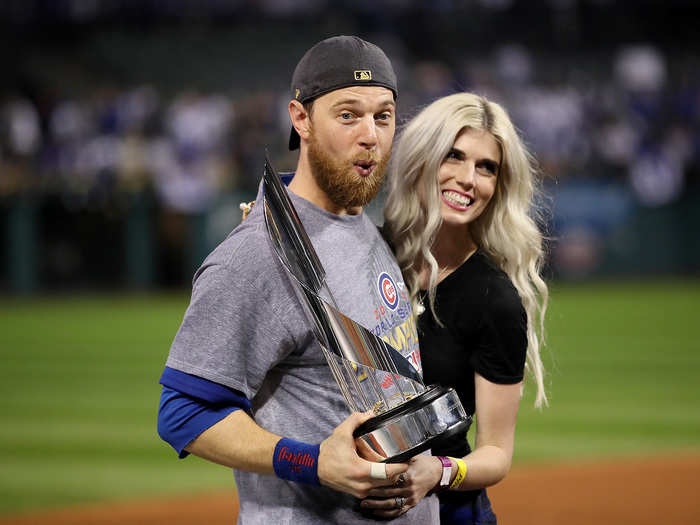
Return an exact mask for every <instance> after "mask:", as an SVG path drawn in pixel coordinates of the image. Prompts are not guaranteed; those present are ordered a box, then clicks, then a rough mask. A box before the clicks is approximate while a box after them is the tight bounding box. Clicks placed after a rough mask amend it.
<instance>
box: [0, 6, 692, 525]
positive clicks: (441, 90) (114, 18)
mask: <svg viewBox="0 0 700 525" xmlns="http://www.w3.org/2000/svg"><path fill="white" fill-rule="evenodd" d="M698 20H700V5H697V3H696V2H691V1H684V0H666V1H664V2H661V1H654V0H640V1H636V2H622V1H614V0H548V1H542V2H528V1H524V0H434V1H432V2H422V1H418V0H358V1H337V2H334V1H330V0H263V1H258V2H254V1H251V0H199V1H195V0H171V1H168V2H159V1H157V0H144V1H141V2H134V1H128V0H116V1H115V0H112V1H109V0H54V1H51V0H23V1H20V0H9V1H4V2H2V3H0V57H1V58H2V64H3V67H2V80H0V224H1V225H2V229H1V230H0V362H1V363H2V364H1V367H0V394H1V395H0V423H1V424H0V465H1V467H0V513H5V514H7V513H13V512H16V511H26V510H30V509H34V508H41V507H54V506H66V505H70V504H73V503H80V502H86V501H98V500H105V499H128V498H132V497H143V496H145V495H148V494H154V493H161V494H162V493H169V492H175V491H192V490H204V489H207V488H209V487H227V486H228V487H230V486H232V480H231V476H230V473H229V472H227V471H226V470H225V469H217V468H216V467H213V466H210V465H206V464H204V463H203V462H198V460H196V459H192V460H188V462H187V464H183V463H180V462H178V461H176V460H175V458H174V456H173V455H172V454H171V453H170V452H169V451H168V449H167V446H165V445H164V444H162V443H160V442H159V441H158V438H157V436H156V434H155V412H156V406H157V397H158V392H159V388H158V385H157V379H158V376H159V374H160V371H161V369H162V365H163V362H164V359H165V356H166V354H167V350H168V346H169V343H170V340H171V338H172V336H173V335H174V333H175V330H176V329H177V326H178V324H179V321H180V319H181V316H182V313H183V311H184V309H185V307H186V305H187V300H188V294H189V283H190V280H191V276H192V273H193V271H194V269H195V268H196V267H197V266H198V264H199V263H200V262H201V260H202V259H203V257H204V256H205V255H206V254H207V253H208V251H209V250H211V249H212V248H213V247H214V246H215V245H216V244H217V243H218V242H219V241H220V240H221V239H222V238H223V237H224V236H225V235H226V234H227V233H228V232H229V231H230V230H231V229H232V228H233V227H235V225H236V224H237V223H238V222H239V220H240V210H239V209H238V205H239V203H240V202H242V201H247V200H250V199H251V198H252V196H253V195H254V194H255V189H256V184H257V182H258V180H259V177H260V174H261V166H262V160H263V155H264V152H265V149H267V150H268V152H269V155H270V157H271V158H272V160H273V163H274V164H275V165H276V167H277V168H278V169H280V170H287V169H292V168H293V167H294V162H295V155H294V154H290V152H288V151H286V149H285V145H286V141H287V138H288V133H289V124H288V117H287V114H286V103H287V101H288V98H289V86H288V83H289V79H290V76H291V72H292V70H293V68H294V65H295V64H296V62H297V60H298V59H299V58H300V56H301V55H302V54H303V52H304V51H305V50H306V48H308V47H309V45H310V44H312V43H314V42H316V41H318V40H320V39H321V38H324V37H326V36H329V35H333V34H357V35H360V36H362V37H364V38H366V39H368V40H370V41H373V42H375V43H377V44H379V45H381V46H382V47H383V48H384V49H385V50H386V51H387V54H388V55H389V56H390V57H391V58H392V61H393V63H394V65H395V68H396V70H397V74H398V76H399V88H400V97H399V118H400V120H406V119H408V118H410V116H412V115H413V114H414V113H415V112H416V110H417V109H418V108H420V107H421V106H422V105H424V104H426V103H428V102H430V101H432V100H433V99H434V98H436V97H438V96H441V95H444V94H448V93H452V92H454V91H458V90H470V91H476V92H479V93H481V94H484V95H486V96H488V97H489V98H491V99H493V100H495V101H497V102H500V103H502V104H503V105H504V106H505V107H506V108H508V109H509V111H510V113H511V116H512V118H513V120H514V121H515V123H516V124H517V126H518V127H519V129H520V130H521V131H522V133H523V136H524V137H525V139H526V142H527V143H528V144H529V145H530V147H531V149H532V151H533V152H534V153H535V154H536V156H537V158H538V160H539V162H540V165H541V168H542V170H543V173H544V174H545V183H544V189H545V195H546V197H545V198H544V199H543V204H544V205H546V206H547V208H548V210H549V212H548V215H547V220H546V226H547V228H548V235H549V236H550V237H551V239H552V240H551V241H550V245H549V250H550V258H549V261H548V270H547V271H548V276H549V278H550V280H551V282H552V283H553V286H552V302H551V308H550V321H549V328H550V340H549V343H550V346H549V347H550V349H551V350H550V351H549V353H548V354H547V355H546V364H547V366H548V368H549V370H550V383H551V392H552V396H551V397H552V406H551V408H549V409H547V410H545V411H544V412H537V411H534V410H532V409H530V408H529V405H531V400H530V399H529V397H528V396H529V393H528V392H526V400H525V402H524V405H523V410H522V413H521V417H520V420H519V430H518V449H517V451H516V463H517V462H521V463H527V462H532V461H560V460H561V461H563V460H570V459H576V458H596V457H600V456H605V457H610V456H619V455H630V454H650V455H651V454H658V453H659V451H665V452H669V451H670V452H683V451H686V452H687V451H689V450H690V451H691V452H692V451H695V453H697V452H698V451H700V388H699V387H698V383H697V380H696V378H695V376H696V375H697V372H698V370H700V354H699V353H698V350H700V344H699V343H698V341H699V340H700V339H699V336H700V328H699V326H698V322H697V321H698V312H699V309H698V306H699V305H700V280H698V275H699V273H700V242H698V241H699V238H698V236H699V234H698V231H699V228H700V34H699V33H698V31H697V23H698ZM371 212H372V213H373V214H374V215H375V216H376V217H377V218H379V216H380V212H381V200H379V201H378V202H377V203H376V204H375V205H374V206H373V207H372V209H371Z"/></svg>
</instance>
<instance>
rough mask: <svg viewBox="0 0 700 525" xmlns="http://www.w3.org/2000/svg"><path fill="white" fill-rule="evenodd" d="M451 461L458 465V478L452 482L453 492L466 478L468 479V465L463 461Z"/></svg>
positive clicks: (454, 459)
mask: <svg viewBox="0 0 700 525" xmlns="http://www.w3.org/2000/svg"><path fill="white" fill-rule="evenodd" d="M450 459H451V460H452V461H453V462H455V463H456V464H457V476H455V479H454V480H452V483H451V484H450V490H452V489H454V488H456V487H459V486H460V485H461V484H462V481H464V478H465V477H467V464H466V463H465V461H464V460H463V459H457V458H453V457H451V458H450Z"/></svg>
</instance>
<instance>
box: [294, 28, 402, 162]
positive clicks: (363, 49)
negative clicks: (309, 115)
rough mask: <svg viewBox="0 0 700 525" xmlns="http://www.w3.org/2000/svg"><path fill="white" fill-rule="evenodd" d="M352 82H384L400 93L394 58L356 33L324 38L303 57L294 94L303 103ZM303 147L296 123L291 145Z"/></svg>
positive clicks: (296, 70)
mask: <svg viewBox="0 0 700 525" xmlns="http://www.w3.org/2000/svg"><path fill="white" fill-rule="evenodd" d="M349 86H381V87H385V88H387V89H390V90H391V92H392V93H393V94H394V100H396V96H397V94H398V90H397V87H396V74H395V73H394V68H392V67H391V62H390V61H389V59H388V58H387V56H386V55H385V54H384V51H382V50H381V49H380V48H379V47H378V46H376V45H374V44H372V43H370V42H366V41H365V40H362V39H361V38H359V37H356V36H334V37H331V38H327V39H326V40H322V41H321V42H319V43H318V44H316V45H315V46H313V47H312V48H311V49H309V50H308V51H307V52H306V54H305V55H304V56H303V57H302V58H301V60H300V61H299V63H298V64H297V67H296V69H294V74H293V75H292V98H294V99H295V100H298V101H299V102H301V103H302V104H303V103H305V102H308V101H310V100H312V99H314V98H316V97H318V96H321V95H324V94H326V93H329V92H331V91H335V90H336V89H342V88H345V87H349ZM298 147H299V134H298V133H297V132H296V130H295V129H294V127H292V133H291V135H290V136H289V149H290V150H294V149H297V148H298Z"/></svg>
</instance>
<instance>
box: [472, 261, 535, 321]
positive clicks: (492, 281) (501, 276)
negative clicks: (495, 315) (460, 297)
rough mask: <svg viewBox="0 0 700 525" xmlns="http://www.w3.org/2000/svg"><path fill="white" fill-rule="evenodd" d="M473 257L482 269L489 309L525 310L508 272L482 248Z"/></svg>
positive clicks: (517, 311) (484, 291)
mask: <svg viewBox="0 0 700 525" xmlns="http://www.w3.org/2000/svg"><path fill="white" fill-rule="evenodd" d="M473 258H474V259H475V260H474V263H475V266H476V267H478V268H479V270H480V271H479V272H478V273H479V274H480V276H481V282H482V286H483V293H484V299H485V302H486V303H487V305H488V307H489V309H490V310H493V311H496V312H498V311H500V312H502V313H508V312H509V313H518V314H520V312H522V311H523V306H522V301H521V299H520V295H519V294H518V290H517V289H516V288H515V286H514V285H513V282H512V281H511V279H510V277H508V274H507V273H506V272H504V271H503V270H502V269H501V268H500V267H499V266H498V265H497V264H496V263H495V262H494V261H493V259H491V257H489V256H488V254H486V253H485V252H483V251H482V250H478V251H477V252H476V253H475V254H474V257H473Z"/></svg>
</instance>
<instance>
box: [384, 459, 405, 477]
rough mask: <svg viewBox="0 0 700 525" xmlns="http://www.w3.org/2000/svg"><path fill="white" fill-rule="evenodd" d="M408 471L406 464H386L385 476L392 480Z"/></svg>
mask: <svg viewBox="0 0 700 525" xmlns="http://www.w3.org/2000/svg"><path fill="white" fill-rule="evenodd" d="M407 470H408V463H386V473H387V475H388V476H389V477H390V478H392V479H394V478H396V477H397V476H398V475H399V474H403V473H404V472H406V471H407Z"/></svg>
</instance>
